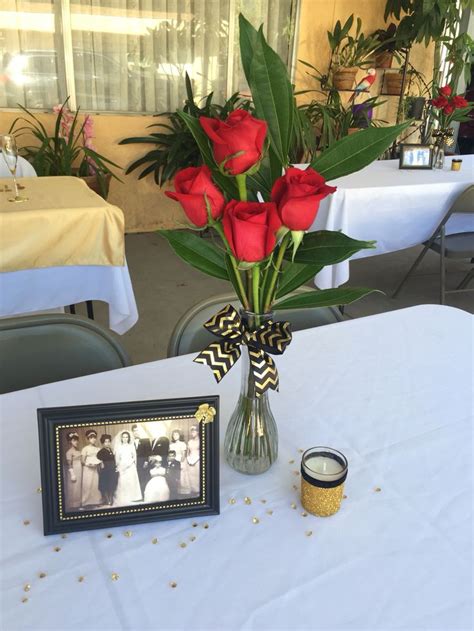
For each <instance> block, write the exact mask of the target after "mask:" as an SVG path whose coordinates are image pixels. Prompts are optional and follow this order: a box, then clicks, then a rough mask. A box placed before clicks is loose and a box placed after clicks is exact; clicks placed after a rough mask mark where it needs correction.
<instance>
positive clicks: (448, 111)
mask: <svg viewBox="0 0 474 631" xmlns="http://www.w3.org/2000/svg"><path fill="white" fill-rule="evenodd" d="M455 109H456V107H455V106H454V104H453V103H448V104H447V105H445V106H444V107H443V112H444V113H445V114H446V115H447V116H449V115H450V114H452V113H453V112H454V110H455Z"/></svg>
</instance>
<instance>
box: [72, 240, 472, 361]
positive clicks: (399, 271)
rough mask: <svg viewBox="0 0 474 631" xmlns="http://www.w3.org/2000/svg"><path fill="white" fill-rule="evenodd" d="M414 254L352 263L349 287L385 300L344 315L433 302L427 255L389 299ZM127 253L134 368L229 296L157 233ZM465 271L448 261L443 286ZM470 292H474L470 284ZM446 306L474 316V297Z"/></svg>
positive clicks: (434, 284) (365, 302) (433, 271)
mask: <svg viewBox="0 0 474 631" xmlns="http://www.w3.org/2000/svg"><path fill="white" fill-rule="evenodd" d="M419 251H420V248H418V247H417V248H411V249H408V250H402V251H400V252H395V253H393V254H385V255H382V256H377V257H373V258H366V259H361V260H358V261H354V262H352V263H351V278H350V284H351V285H353V286H365V287H374V288H376V289H381V290H382V291H383V292H385V295H384V294H373V295H369V296H367V297H366V298H363V299H362V300H360V301H358V302H355V303H353V304H351V305H349V306H348V307H347V308H346V315H347V316H348V317H351V318H359V317H362V316H367V315H372V314H375V313H382V312H385V311H392V310H395V309H402V308H404V307H409V306H412V305H418V304H426V303H434V304H436V303H438V302H439V258H438V256H437V255H436V254H434V253H432V252H428V254H427V255H426V257H425V258H424V260H423V262H422V264H421V265H420V267H419V268H418V269H417V271H416V274H415V275H414V276H412V277H411V278H410V280H409V281H408V283H407V284H406V285H405V287H404V289H403V290H402V292H401V295H400V296H399V297H398V298H397V299H396V300H393V299H392V298H391V297H390V295H391V293H392V292H393V291H394V289H395V287H396V286H397V283H398V282H399V281H400V279H401V278H402V276H403V274H404V273H406V271H407V270H408V268H409V267H410V265H411V264H412V262H413V261H414V259H415V258H416V256H417V254H418V252H419ZM126 252H127V261H128V265H129V268H130V274H131V277H132V283H133V287H134V290H135V297H136V301H137V304H138V311H139V315H140V318H139V320H138V322H137V324H136V325H135V326H134V327H133V329H131V330H130V331H129V332H128V333H126V334H125V335H123V336H120V340H121V342H122V344H123V345H124V346H125V348H126V350H127V351H128V353H129V354H130V357H131V359H132V361H133V363H134V364H139V363H143V362H147V361H153V360H156V359H162V358H164V357H166V349H167V345H168V339H169V337H170V334H171V332H172V330H173V327H174V325H175V323H176V321H177V320H178V319H179V317H180V316H181V315H182V314H183V313H185V312H186V310H187V309H189V307H191V306H192V305H193V304H195V303H196V302H199V301H200V300H202V299H204V298H207V297H209V296H212V295H215V294H218V293H223V292H229V291H230V290H231V287H230V285H229V283H227V282H225V281H220V280H218V279H215V278H211V277H209V276H206V275H204V274H201V273H200V272H198V271H197V270H195V269H193V268H191V267H189V266H188V265H186V264H185V263H184V262H183V261H181V259H179V258H178V257H177V256H176V255H174V253H173V252H172V251H171V250H170V248H169V246H168V244H167V242H166V241H165V240H164V239H163V238H162V237H160V236H159V235H158V234H157V233H146V234H130V235H127V237H126ZM469 268H470V266H469V264H467V263H463V262H451V261H450V262H448V275H447V283H448V286H449V287H450V288H454V287H455V286H456V285H458V284H459V283H460V282H461V280H462V278H463V277H464V276H465V275H466V273H467V271H468V270H469ZM471 287H472V288H474V283H471ZM94 304H95V312H96V320H97V321H98V322H99V323H101V324H103V325H104V326H107V323H108V317H107V306H106V305H105V304H104V303H94ZM447 304H449V305H451V306H454V307H458V308H460V309H464V310H466V311H469V312H470V313H474V292H472V293H463V294H453V295H450V296H449V295H448V298H447ZM78 313H82V314H85V305H80V306H79V308H78Z"/></svg>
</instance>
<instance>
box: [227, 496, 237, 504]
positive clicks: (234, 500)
mask: <svg viewBox="0 0 474 631" xmlns="http://www.w3.org/2000/svg"><path fill="white" fill-rule="evenodd" d="M236 501H237V500H236V499H235V497H231V498H230V500H229V504H235V502H236Z"/></svg>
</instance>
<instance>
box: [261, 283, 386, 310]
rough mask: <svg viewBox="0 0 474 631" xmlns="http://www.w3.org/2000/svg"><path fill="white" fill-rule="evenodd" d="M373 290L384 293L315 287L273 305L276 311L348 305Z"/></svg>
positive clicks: (362, 289)
mask: <svg viewBox="0 0 474 631" xmlns="http://www.w3.org/2000/svg"><path fill="white" fill-rule="evenodd" d="M372 292H377V293H383V292H381V291H379V290H378V289H368V288H367V287H338V288H336V289H323V290H319V289H315V290H314V291H305V292H304V293H301V294H297V295H296V296H291V297H290V298H286V299H285V300H281V301H280V302H277V303H276V304H274V305H273V307H272V308H273V310H274V311H279V310H281V309H310V308H315V307H335V306H340V305H348V304H350V303H351V302H354V301H355V300H359V299H360V298H363V297H364V296H367V295H368V294H371V293H372Z"/></svg>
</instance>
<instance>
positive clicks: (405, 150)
mask: <svg viewBox="0 0 474 631" xmlns="http://www.w3.org/2000/svg"><path fill="white" fill-rule="evenodd" d="M419 151H422V152H423V154H424V155H425V156H426V155H427V156H428V157H427V159H424V160H419V157H418V158H417V160H418V161H414V160H413V156H414V153H415V152H417V153H418V152H419ZM410 157H411V158H412V159H411V160H410ZM398 168H399V169H416V170H420V169H421V170H430V169H432V168H433V146H432V145H421V144H414V143H413V144H410V143H404V144H401V145H400V161H399V164H398Z"/></svg>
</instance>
